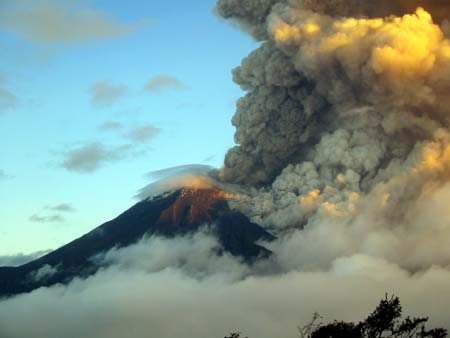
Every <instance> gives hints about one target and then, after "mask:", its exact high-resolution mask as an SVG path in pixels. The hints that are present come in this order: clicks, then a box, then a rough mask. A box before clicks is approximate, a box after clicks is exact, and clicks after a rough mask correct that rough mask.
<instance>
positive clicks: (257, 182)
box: [219, 0, 450, 271]
mask: <svg viewBox="0 0 450 338" xmlns="http://www.w3.org/2000/svg"><path fill="white" fill-rule="evenodd" d="M258 3H260V1H253V2H252V1H243V2H235V1H227V0H220V1H219V9H221V8H225V9H227V12H226V13H229V15H228V16H230V17H231V18H234V19H236V20H238V21H240V22H243V23H244V24H245V25H247V26H248V25H251V24H254V25H256V26H257V27H258V29H260V28H261V27H264V28H265V32H266V34H265V35H264V38H263V39H264V40H265V41H264V42H263V43H262V45H261V46H260V47H259V48H258V49H257V50H256V51H254V52H253V53H252V54H250V55H249V56H248V57H247V58H246V59H244V60H243V62H242V65H241V66H240V67H238V68H236V69H235V70H234V71H233V75H234V79H235V81H236V82H237V83H238V84H240V85H241V87H242V88H243V89H245V90H246V91H247V94H246V96H245V97H243V98H242V99H241V100H240V101H239V102H238V104H237V112H236V114H235V116H234V117H233V123H234V125H235V126H236V135H235V138H236V143H237V144H238V145H237V146H236V147H235V148H233V149H231V150H230V151H229V152H228V154H227V156H226V159H225V168H224V170H223V172H222V178H223V179H224V180H225V181H231V182H238V183H244V184H246V185H249V186H254V188H250V189H249V191H248V194H247V196H243V198H241V199H239V200H237V201H233V203H234V204H235V207H236V208H239V209H241V210H242V211H244V212H245V213H247V214H248V215H250V216H251V217H252V219H253V220H254V221H255V222H257V223H260V224H263V225H265V226H266V227H269V228H271V229H272V230H273V231H274V232H276V233H278V234H279V235H280V237H283V238H285V239H286V240H287V242H288V243H291V244H290V245H286V242H284V241H283V244H282V245H281V246H280V250H281V251H283V252H285V253H286V251H290V252H289V255H291V257H290V258H289V259H290V260H292V256H297V258H296V259H294V260H296V261H297V263H298V264H297V263H296V264H295V266H296V267H298V266H301V267H305V266H310V267H311V268H318V267H324V265H323V264H325V266H329V265H330V264H331V262H332V261H333V260H334V259H335V258H336V257H340V256H344V255H353V254H361V253H362V254H367V255H370V256H375V257H380V258H383V259H387V260H389V261H390V262H394V263H396V264H399V265H400V266H401V267H402V268H406V269H408V270H410V271H417V270H418V269H419V270H420V269H426V268H429V267H431V266H433V265H435V264H438V265H442V266H447V265H449V264H450V254H445V250H444V249H443V248H445V247H447V246H448V245H449V244H450V222H449V221H448V219H449V216H450V215H449V212H448V211H447V206H446V205H447V202H448V201H449V197H450V196H449V193H450V189H449V186H448V183H449V181H450V133H449V116H450V100H449V95H448V92H449V89H450V42H449V40H448V38H447V35H446V33H445V31H446V27H447V25H448V22H447V21H446V19H445V18H446V17H445V16H446V15H447V10H448V9H449V8H450V4H449V3H448V2H447V1H377V2H375V1H359V0H334V1H307V0H304V1H300V0H296V1H277V2H276V3H272V4H271V5H270V4H269V3H267V4H266V5H267V7H270V10H268V9H265V10H264V13H267V15H266V16H265V17H262V16H261V13H260V14H259V15H258V16H257V17H258V20H256V19H255V17H254V16H252V15H251V14H249V15H248V16H246V15H245V13H246V10H247V9H248V8H252V6H256V7H257V4H258ZM251 4H252V5H251ZM417 5H424V6H425V9H424V8H421V7H418V8H416V6H417ZM230 8H234V11H233V10H231V9H230ZM411 10H412V12H409V11H411ZM427 10H430V11H431V12H433V13H438V14H439V21H433V18H432V16H431V14H430V13H429V12H428V11H427ZM405 12H408V13H409V14H402V13H405ZM231 13H234V14H231ZM394 14H401V15H400V16H395V15H394ZM379 15H382V16H383V17H378V16H379ZM259 37H260V38H261V36H259ZM437 243H439V244H438V245H437ZM317 245H319V246H320V250H319V252H318V251H317V248H316V246H317ZM286 254H287V253H286ZM289 266H290V265H289ZM290 267H293V266H290Z"/></svg>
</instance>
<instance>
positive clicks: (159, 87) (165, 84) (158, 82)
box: [144, 74, 185, 92]
mask: <svg viewBox="0 0 450 338" xmlns="http://www.w3.org/2000/svg"><path fill="white" fill-rule="evenodd" d="M184 88H185V86H184V84H183V83H182V82H181V81H180V80H179V79H177V78H176V77H174V76H171V75H164V74H162V75H157V76H154V77H152V78H151V79H150V80H149V81H148V82H147V84H146V85H145V88H144V89H145V90H146V91H148V92H161V91H163V90H168V89H178V90H179V89H184Z"/></svg>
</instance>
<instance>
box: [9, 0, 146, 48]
mask: <svg viewBox="0 0 450 338" xmlns="http://www.w3.org/2000/svg"><path fill="white" fill-rule="evenodd" d="M86 2H87V1H69V0H33V1H29V0H2V4H1V5H2V10H1V11H0V29H2V30H4V31H9V32H12V33H15V34H17V35H19V36H21V37H23V38H25V39H27V40H29V41H31V42H38V43H47V44H58V43H59V44H60V43H79V42H85V41H92V40H98V39H106V38H116V37H120V36H123V35H125V34H128V33H130V32H132V31H134V30H136V29H137V28H139V27H140V26H141V25H140V24H128V23H123V22H120V21H119V20H117V19H115V18H112V17H110V16H109V15H107V14H106V13H104V12H102V11H100V10H98V9H94V8H89V7H87V6H86Z"/></svg>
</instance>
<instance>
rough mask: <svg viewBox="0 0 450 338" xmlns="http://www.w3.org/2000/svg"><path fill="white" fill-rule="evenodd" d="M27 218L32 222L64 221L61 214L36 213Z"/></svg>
mask: <svg viewBox="0 0 450 338" xmlns="http://www.w3.org/2000/svg"><path fill="white" fill-rule="evenodd" d="M29 220H30V221H31V222H34V223H58V222H64V218H63V217H62V216H61V215H57V214H56V215H50V216H40V215H38V214H34V215H32V216H31V217H30V218H29Z"/></svg>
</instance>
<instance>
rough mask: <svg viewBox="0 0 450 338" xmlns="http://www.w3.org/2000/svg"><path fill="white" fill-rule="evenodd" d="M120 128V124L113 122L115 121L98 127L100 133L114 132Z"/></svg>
mask: <svg viewBox="0 0 450 338" xmlns="http://www.w3.org/2000/svg"><path fill="white" fill-rule="evenodd" d="M122 128H123V126H122V124H121V123H120V122H115V121H108V122H105V123H103V124H102V125H100V126H99V127H98V129H99V130H101V131H116V130H120V129H122Z"/></svg>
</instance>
